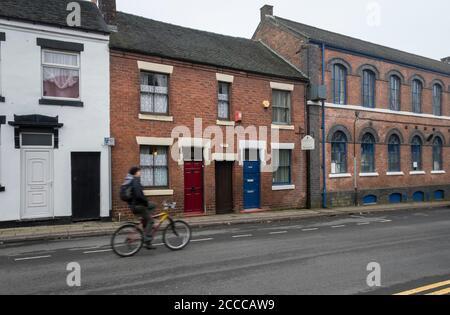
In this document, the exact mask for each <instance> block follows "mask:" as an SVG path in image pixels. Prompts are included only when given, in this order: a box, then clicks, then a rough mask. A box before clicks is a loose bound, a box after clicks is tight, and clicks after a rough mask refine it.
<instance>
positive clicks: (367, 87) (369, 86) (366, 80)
mask: <svg viewBox="0 0 450 315" xmlns="http://www.w3.org/2000/svg"><path fill="white" fill-rule="evenodd" d="M362 99H363V106H364V107H368V108H375V73H373V72H372V71H370V70H364V71H363V86H362Z"/></svg>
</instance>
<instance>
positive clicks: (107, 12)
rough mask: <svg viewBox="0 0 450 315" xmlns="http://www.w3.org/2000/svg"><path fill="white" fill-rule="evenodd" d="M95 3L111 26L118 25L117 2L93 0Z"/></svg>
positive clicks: (113, 0)
mask: <svg viewBox="0 0 450 315" xmlns="http://www.w3.org/2000/svg"><path fill="white" fill-rule="evenodd" d="M91 1H92V2H93V3H95V4H96V5H97V6H98V8H99V10H100V12H101V13H102V15H103V18H104V19H105V22H106V24H108V25H109V26H112V27H113V28H114V26H115V25H116V13H117V11H116V0H91Z"/></svg>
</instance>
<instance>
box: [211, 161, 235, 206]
mask: <svg viewBox="0 0 450 315" xmlns="http://www.w3.org/2000/svg"><path fill="white" fill-rule="evenodd" d="M235 162H236V161H227V160H215V161H214V179H215V182H214V186H216V187H215V194H216V196H215V198H214V199H215V208H216V214H217V176H216V175H217V163H229V164H231V183H230V184H231V212H230V214H232V213H234V209H235V203H234V199H235V198H234V178H235V174H234V167H235Z"/></svg>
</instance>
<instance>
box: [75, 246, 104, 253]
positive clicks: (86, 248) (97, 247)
mask: <svg viewBox="0 0 450 315" xmlns="http://www.w3.org/2000/svg"><path fill="white" fill-rule="evenodd" d="M99 248H102V246H94V247H79V248H69V251H71V252H75V251H82V250H94V249H99Z"/></svg>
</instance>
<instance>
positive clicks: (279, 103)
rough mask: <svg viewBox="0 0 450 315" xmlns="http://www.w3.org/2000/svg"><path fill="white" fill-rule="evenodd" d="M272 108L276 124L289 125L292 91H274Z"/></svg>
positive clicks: (273, 119) (273, 120)
mask: <svg viewBox="0 0 450 315" xmlns="http://www.w3.org/2000/svg"><path fill="white" fill-rule="evenodd" d="M272 104H273V105H272V108H273V117H272V122H273V123H274V124H282V125H289V124H290V123H291V92H289V91H280V90H273V91H272Z"/></svg>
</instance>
